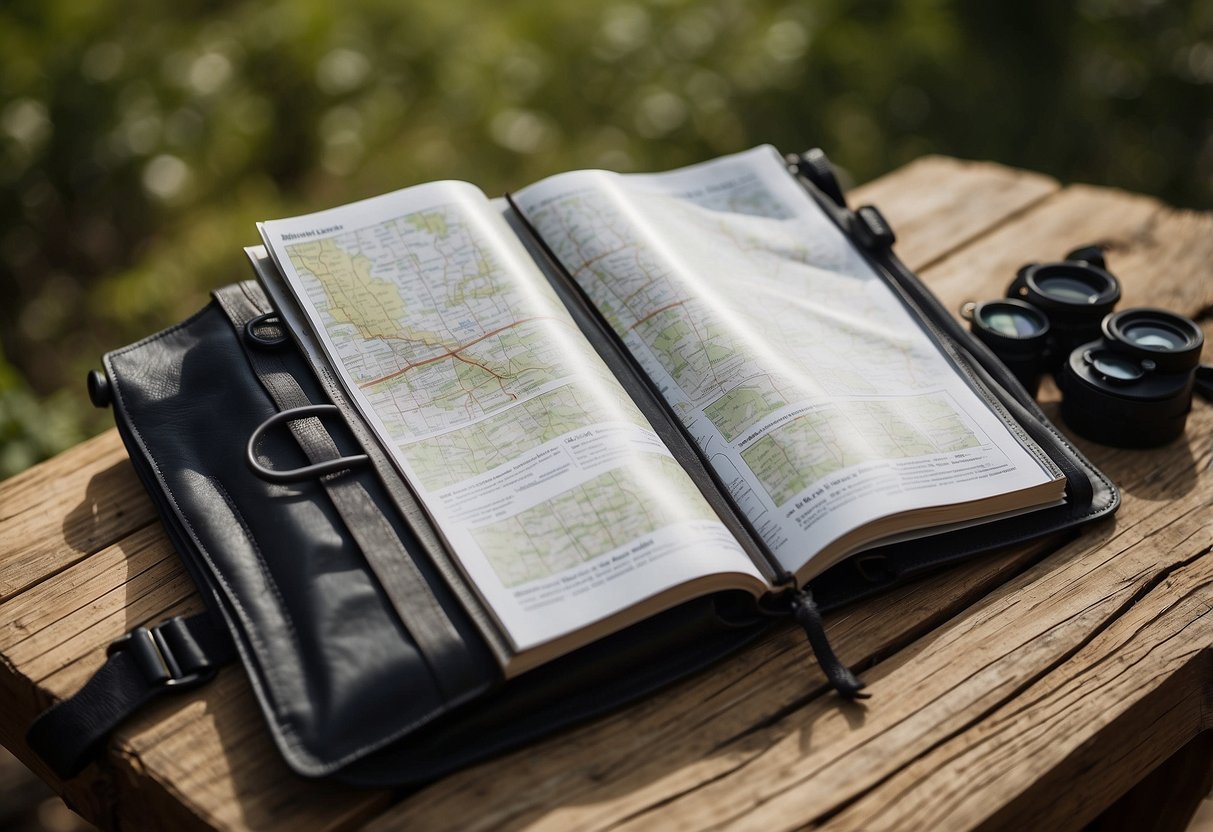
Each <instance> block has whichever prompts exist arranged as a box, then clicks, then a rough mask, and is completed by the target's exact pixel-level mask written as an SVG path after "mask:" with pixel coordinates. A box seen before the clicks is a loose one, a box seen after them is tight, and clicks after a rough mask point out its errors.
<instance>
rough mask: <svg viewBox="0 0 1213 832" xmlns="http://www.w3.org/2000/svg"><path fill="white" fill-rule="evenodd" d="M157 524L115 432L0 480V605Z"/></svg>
mask: <svg viewBox="0 0 1213 832" xmlns="http://www.w3.org/2000/svg"><path fill="white" fill-rule="evenodd" d="M155 520H156V513H155V510H154V509H153V508H152V504H151V501H150V500H149V499H148V498H147V494H146V493H144V491H143V487H142V486H141V485H140V484H139V479H138V477H136V476H135V471H134V469H133V468H131V465H130V462H129V461H128V460H127V458H126V452H125V451H124V450H123V448H122V440H121V439H120V438H119V437H118V432H117V431H116V430H109V431H106V432H105V433H103V434H101V435H100V436H98V437H96V438H94V439H90V440H89V441H87V442H85V443H83V444H82V445H78V446H76V447H75V448H73V449H72V450H71V451H69V452H68V453H64V454H60V455H59V456H57V457H55V458H54V459H52V460H50V461H48V462H44V463H43V464H41V465H36V466H34V467H33V468H30V469H28V470H26V471H23V472H22V473H20V474H17V475H16V476H14V477H11V478H10V479H7V480H5V481H4V482H0V603H2V602H3V601H4V600H5V599H7V598H11V597H12V596H13V595H14V594H16V593H18V592H20V591H21V590H23V589H25V588H27V587H30V586H32V585H34V584H35V583H37V582H38V581H40V580H43V579H45V578H46V577H47V576H48V575H52V574H54V573H55V572H57V571H59V570H60V569H63V568H65V567H67V566H70V565H71V564H73V563H79V562H80V561H82V560H84V559H85V558H87V557H88V556H89V555H92V554H93V553H94V552H97V551H99V550H100V549H102V548H103V547H105V546H108V545H109V544H111V543H113V542H115V541H117V540H118V539H120V538H122V537H123V536H124V535H127V534H130V533H131V532H133V531H135V530H136V529H140V528H142V527H144V526H147V525H148V524H150V523H153V522H155Z"/></svg>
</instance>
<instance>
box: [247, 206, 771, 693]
mask: <svg viewBox="0 0 1213 832" xmlns="http://www.w3.org/2000/svg"><path fill="white" fill-rule="evenodd" d="M262 236H263V237H264V239H265V242H266V247H267V249H269V250H270V252H271V253H272V255H273V257H274V259H275V261H276V263H277V265H278V268H279V270H280V271H281V272H282V275H283V277H284V278H285V281H286V283H287V285H288V287H289V290H290V292H291V294H292V295H293V296H294V297H295V299H296V301H297V303H298V305H299V306H300V308H301V310H302V311H303V313H304V315H305V316H306V317H307V319H308V325H309V326H310V328H311V329H312V334H313V335H314V336H315V338H316V340H317V341H318V342H319V343H320V345H321V347H322V348H323V350H324V352H325V353H326V355H327V357H328V359H329V362H331V364H332V365H333V367H334V369H335V370H336V372H337V373H338V375H339V377H340V378H341V381H342V383H343V385H344V386H345V388H346V389H347V391H348V392H349V394H350V397H351V399H352V400H353V401H355V402H356V403H357V405H358V406H359V408H360V409H361V410H362V412H363V414H364V415H365V416H366V418H367V420H368V421H369V422H370V424H371V425H372V427H373V429H374V430H375V431H376V433H377V434H378V437H379V438H380V440H381V441H382V443H383V445H384V447H385V448H387V449H388V450H389V451H390V453H391V454H392V455H393V458H394V461H395V463H396V465H397V466H398V468H399V469H400V471H401V473H402V475H403V476H404V477H405V478H406V479H407V480H408V481H409V482H410V483H411V484H412V485H413V486H414V487H415V489H416V490H417V492H418V494H419V495H420V497H421V499H422V502H423V504H424V505H425V507H426V509H427V511H428V512H429V513H430V514H431V516H432V517H433V518H434V520H435V522H436V525H437V526H438V528H439V530H440V532H441V533H442V534H443V535H444V536H445V538H446V540H447V542H448V543H449V544H450V546H451V549H452V551H453V552H454V554H455V556H456V557H457V559H458V560H459V563H460V564H461V566H462V568H463V570H464V571H465V572H466V574H467V576H468V578H469V580H470V583H471V584H472V585H473V586H474V587H475V588H476V591H477V592H478V593H479V594H480V596H481V597H482V599H483V600H484V602H485V604H486V606H487V607H488V608H489V609H490V611H491V612H492V614H493V615H494V617H495V618H496V619H497V621H498V622H499V624H500V625H501V627H502V629H503V631H504V632H505V634H506V635H507V636H508V638H509V639H510V641H511V642H512V644H513V646H514V648H515V649H516V650H517V651H525V650H529V649H531V648H533V647H535V646H536V645H540V644H544V643H551V642H552V641H553V640H555V639H559V638H561V637H562V636H566V635H568V634H570V633H574V632H576V631H578V630H580V629H582V628H585V627H587V626H588V625H590V624H592V623H594V622H598V621H601V620H602V619H604V618H607V617H609V616H612V615H615V614H617V613H619V612H620V611H621V610H626V609H628V608H631V607H633V606H634V605H636V604H637V603H638V602H640V601H641V600H643V599H647V598H652V597H653V596H657V595H659V594H660V593H661V592H663V591H664V590H667V589H669V588H670V587H673V586H677V585H682V584H685V583H687V582H691V581H695V580H697V579H703V578H704V577H705V576H713V575H714V576H717V578H718V576H719V575H720V574H728V573H732V574H734V575H740V576H741V578H742V580H743V581H745V582H748V583H749V585H750V586H751V587H752V589H753V591H754V592H755V593H760V592H762V591H763V590H764V589H765V588H766V583H765V581H763V579H762V578H761V576H760V574H759V573H758V571H757V570H756V569H755V567H754V565H753V564H752V562H751V561H750V559H749V558H748V556H747V555H746V554H745V553H744V552H743V551H742V549H741V548H740V547H739V546H738V545H737V542H736V541H735V540H734V539H733V538H732V536H731V535H730V534H729V532H728V531H727V529H726V528H725V527H724V526H723V525H722V524H721V523H720V522H719V520H718V518H717V516H716V514H715V513H714V512H713V510H712V509H711V507H710V506H709V505H708V504H707V502H706V501H705V500H704V499H703V496H702V495H701V494H700V492H699V491H698V489H697V488H696V486H695V485H694V483H693V482H692V481H691V479H690V478H689V477H688V476H687V475H686V473H685V472H684V471H683V470H682V469H681V468H680V467H679V466H678V465H677V464H676V463H675V462H674V459H673V458H672V457H671V455H670V453H669V451H668V450H667V448H666V447H665V446H664V444H663V443H662V442H661V440H660V439H659V438H658V437H657V435H656V434H655V433H654V432H653V430H652V427H651V426H650V425H649V423H648V422H647V421H646V419H645V418H644V416H643V415H642V414H641V413H640V411H639V410H637V408H636V406H635V405H634V404H633V403H632V401H631V400H630V399H629V397H628V396H627V395H626V393H625V392H624V390H623V388H622V387H621V386H620V384H619V383H618V381H616V380H615V378H614V377H613V376H612V375H611V374H610V372H609V370H608V369H607V367H606V365H605V364H604V363H603V362H602V360H601V359H600V358H599V357H598V355H597V353H595V352H594V350H593V348H592V347H591V346H590V345H589V343H588V342H587V341H586V340H585V337H584V336H583V335H582V333H581V332H580V330H579V329H578V328H577V326H576V324H575V323H574V321H573V319H572V318H571V317H570V316H569V314H568V312H567V311H566V310H565V308H564V307H563V306H562V305H561V303H560V301H559V300H558V298H557V297H556V295H555V293H554V292H553V290H552V289H551V287H550V286H549V284H548V283H547V280H546V278H544V276H543V275H542V273H540V271H539V270H538V268H537V267H536V266H535V263H534V261H533V260H532V259H531V258H530V257H529V255H528V254H527V253H526V251H525V249H523V247H522V245H521V243H520V242H519V241H518V239H517V237H515V236H514V235H513V233H512V232H511V231H510V230H509V228H508V226H507V225H506V223H505V220H504V219H503V217H502V215H501V210H500V208H494V207H493V206H492V205H491V204H490V202H489V201H488V200H487V198H486V197H485V196H484V194H483V193H481V192H480V191H479V190H477V189H476V188H475V187H473V186H471V185H468V184H465V183H457V182H438V183H432V184H428V185H421V186H418V187H415V188H409V189H406V190H403V191H398V192H396V193H392V194H387V195H385V196H381V197H377V198H374V199H370V200H366V201H364V202H359V203H354V204H351V205H347V206H344V207H341V208H337V209H333V210H331V211H324V212H321V213H317V214H311V215H308V216H304V217H297V218H294V219H287V220H278V221H274V222H267V223H263V224H262ZM734 583H735V584H736V583H737V582H736V581H734ZM743 585H745V584H744V583H743ZM650 613H651V611H650ZM573 646H575V645H573ZM568 649H571V646H568ZM507 670H508V669H507Z"/></svg>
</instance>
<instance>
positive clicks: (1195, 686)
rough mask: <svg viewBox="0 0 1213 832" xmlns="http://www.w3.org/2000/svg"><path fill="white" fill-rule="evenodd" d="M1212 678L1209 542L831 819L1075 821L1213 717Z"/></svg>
mask: <svg viewBox="0 0 1213 832" xmlns="http://www.w3.org/2000/svg"><path fill="white" fill-rule="evenodd" d="M1193 545H1198V544H1196V543H1194V544H1193ZM1185 551H1187V549H1185ZM1210 679H1213V555H1211V554H1209V550H1208V547H1205V548H1203V549H1202V550H1200V551H1199V552H1198V553H1197V554H1195V555H1192V558H1191V560H1190V562H1189V563H1187V564H1186V565H1184V566H1182V567H1180V568H1177V569H1176V570H1175V571H1173V572H1171V573H1169V574H1168V575H1167V576H1166V578H1165V580H1163V581H1162V582H1161V583H1160V584H1159V585H1158V586H1156V587H1155V588H1154V589H1153V590H1152V591H1150V592H1148V593H1147V594H1146V595H1145V597H1144V598H1141V599H1139V600H1138V601H1137V603H1135V604H1134V605H1133V606H1132V607H1131V608H1129V609H1128V610H1126V611H1125V613H1124V615H1122V616H1120V617H1119V618H1117V619H1116V620H1115V621H1113V622H1112V623H1111V625H1110V626H1109V627H1108V629H1107V630H1105V631H1104V632H1102V633H1100V634H1099V635H1098V636H1096V638H1095V639H1094V640H1093V641H1092V642H1091V643H1090V644H1088V645H1087V646H1085V647H1084V648H1082V649H1081V650H1080V651H1079V652H1078V653H1077V654H1076V655H1075V656H1074V657H1073V658H1071V659H1070V660H1069V661H1067V662H1065V663H1064V664H1062V665H1061V666H1059V667H1058V668H1056V669H1055V670H1053V671H1052V672H1050V673H1049V674H1048V675H1047V676H1045V677H1044V679H1042V680H1041V681H1040V682H1038V683H1037V684H1035V685H1033V686H1031V687H1029V688H1028V689H1027V690H1025V691H1024V692H1023V693H1022V694H1021V695H1020V696H1018V697H1016V698H1015V699H1014V700H1013V701H1011V702H1010V703H1009V704H1007V705H1004V706H1003V707H1002V708H1000V709H998V710H997V711H996V712H994V713H993V714H992V715H990V716H989V717H988V718H986V719H984V720H982V721H981V722H980V723H979V724H978V725H977V726H976V727H975V728H973V729H972V730H969V731H965V732H964V733H961V734H959V735H958V736H956V737H954V738H952V739H951V740H949V741H948V742H947V743H944V744H943V745H941V746H939V747H937V748H936V749H934V750H933V751H932V752H931V753H929V754H927V755H926V756H924V757H921V758H919V759H918V760H916V761H915V762H914V763H913V764H912V765H910V766H908V767H907V768H905V769H903V770H902V771H900V772H898V774H897V775H896V776H895V777H893V778H891V779H890V780H888V781H887V782H885V783H883V784H882V785H881V786H880V787H879V788H878V789H876V790H874V791H873V792H871V793H869V794H868V795H866V796H865V797H864V798H863V799H862V800H861V801H859V802H858V803H857V804H855V805H853V806H851V807H850V808H849V809H848V810H847V811H846V812H844V813H843V814H841V815H839V816H838V817H836V818H834V819H833V821H832V822H831V823H830V824H829V826H830V827H834V828H838V829H872V830H875V829H906V830H912V829H938V828H945V827H946V828H970V827H973V826H978V825H987V826H988V825H994V826H997V827H998V828H1003V829H1065V828H1079V827H1081V826H1083V825H1085V824H1086V823H1088V822H1089V821H1090V820H1092V819H1093V818H1094V817H1095V816H1096V815H1097V814H1098V813H1099V812H1100V811H1101V810H1102V809H1104V808H1105V807H1106V806H1109V805H1110V804H1112V802H1113V801H1115V800H1116V798H1117V797H1118V796H1120V795H1121V794H1123V793H1124V792H1125V791H1127V790H1128V789H1130V788H1131V787H1132V786H1133V785H1134V784H1135V783H1136V782H1138V780H1140V779H1141V778H1142V777H1143V776H1145V775H1146V774H1148V773H1149V772H1150V771H1151V770H1152V769H1153V768H1154V767H1155V766H1157V765H1158V764H1160V763H1162V762H1163V761H1164V760H1166V759H1167V758H1168V757H1170V756H1171V755H1172V754H1174V753H1175V752H1176V751H1177V750H1178V749H1182V748H1183V747H1184V746H1185V745H1186V744H1187V743H1188V742H1189V741H1191V740H1192V739H1193V738H1194V737H1195V736H1196V735H1197V734H1199V733H1200V732H1201V731H1204V730H1208V729H1210V728H1213V688H1210V687H1209V684H1208V682H1209V680H1210ZM1206 763H1207V761H1206ZM1206 767H1207V766H1206ZM1202 774H1203V773H1202Z"/></svg>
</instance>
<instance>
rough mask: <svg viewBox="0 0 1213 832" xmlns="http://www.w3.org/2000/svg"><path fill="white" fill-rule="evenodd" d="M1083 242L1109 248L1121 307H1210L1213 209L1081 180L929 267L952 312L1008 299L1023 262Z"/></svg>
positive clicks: (1056, 255) (1054, 255)
mask: <svg viewBox="0 0 1213 832" xmlns="http://www.w3.org/2000/svg"><path fill="white" fill-rule="evenodd" d="M1086 243H1100V244H1102V245H1104V246H1106V248H1107V259H1108V267H1109V268H1110V269H1111V270H1112V272H1113V273H1114V274H1115V275H1116V276H1117V277H1118V278H1119V279H1120V281H1121V284H1122V287H1123V299H1122V301H1121V303H1120V305H1119V308H1120V309H1127V308H1129V307H1131V306H1161V307H1164V308H1167V309H1173V310H1175V311H1179V312H1182V313H1184V314H1187V315H1199V314H1200V313H1201V312H1202V310H1206V309H1208V308H1209V307H1210V306H1213V279H1211V278H1210V275H1209V267H1208V264H1209V262H1211V258H1213V214H1199V213H1194V212H1191V211H1177V210H1175V209H1172V208H1169V207H1167V206H1165V205H1162V204H1161V203H1159V202H1157V201H1156V200H1153V199H1150V198H1149V197H1143V196H1137V195H1133V194H1127V193H1124V192H1123V191H1116V190H1112V189H1108V188H1094V187H1090V186H1085V185H1076V186H1073V187H1069V188H1066V189H1065V190H1063V191H1061V192H1059V193H1057V194H1055V195H1053V196H1050V197H1048V198H1047V199H1045V200H1043V201H1041V202H1040V203H1039V204H1037V206H1036V207H1035V208H1034V209H1033V210H1032V211H1030V212H1029V213H1027V214H1023V215H1020V216H1017V217H1015V218H1013V219H1012V220H1010V221H1008V222H1006V223H1004V224H1003V225H1001V226H1000V227H998V228H997V229H995V230H994V231H993V232H992V233H991V234H989V235H987V236H985V237H983V238H982V239H980V240H978V241H976V242H975V243H974V244H973V245H971V246H967V247H965V248H964V249H962V250H960V251H957V252H954V253H953V254H951V255H949V256H947V257H945V258H944V259H942V260H941V261H940V262H939V263H937V264H936V265H935V266H933V267H932V268H931V269H930V270H929V271H928V273H927V275H926V276H927V277H928V282H929V283H930V285H931V289H932V290H933V291H934V292H935V294H936V295H937V296H938V297H939V298H940V300H941V301H942V302H943V304H944V306H946V307H947V308H948V309H950V310H952V311H953V312H955V311H956V310H958V309H959V308H960V305H961V304H962V303H964V302H965V301H968V300H976V301H980V300H990V299H993V298H998V297H1003V296H1004V295H1005V294H1006V289H1007V285H1008V284H1009V283H1010V282H1011V281H1012V280H1013V279H1014V277H1015V272H1016V271H1017V270H1018V269H1019V267H1020V266H1022V265H1024V264H1025V263H1041V262H1047V261H1050V260H1060V259H1061V258H1062V257H1063V256H1065V254H1066V252H1067V251H1069V250H1071V249H1073V248H1077V247H1078V246H1080V245H1084V244H1086Z"/></svg>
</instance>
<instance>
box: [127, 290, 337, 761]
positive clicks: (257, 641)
mask: <svg viewBox="0 0 1213 832" xmlns="http://www.w3.org/2000/svg"><path fill="white" fill-rule="evenodd" d="M211 306H212V304H208V305H207V306H205V307H203V308H202V309H201V310H200V311H198V312H196V313H195V314H193V315H191V316H190V317H189V318H187V319H185V320H184V321H182V322H181V323H179V324H177V325H176V326H173V327H170V328H169V329H166V330H164V331H162V332H159V333H157V334H155V335H153V336H150V337H148V338H145V339H144V340H142V341H140V342H138V343H137V344H132V345H131V346H129V347H126V348H124V349H122V350H121V351H118V352H115V353H112V354H111V355H121V354H124V353H126V352H129V351H130V350H133V349H134V348H135V347H137V346H141V345H147V344H151V343H154V342H155V341H156V340H158V339H161V338H164V337H166V336H168V335H170V334H172V333H173V332H176V331H178V330H180V329H182V328H184V327H185V326H187V325H189V324H191V323H193V322H194V321H196V320H198V319H199V318H201V317H202V315H203V314H204V313H206V312H207V311H208V310H210V308H211ZM105 364H106V365H107V367H108V369H109V375H110V379H111V383H112V384H113V388H114V396H115V399H116V401H117V403H118V406H119V407H120V408H121V409H122V411H123V412H124V413H125V412H126V400H125V398H124V397H123V395H122V384H121V381H120V378H119V376H118V374H117V373H116V372H114V367H113V362H112V360H111V357H110V356H109V355H107V356H106V357H105ZM126 422H127V426H128V427H129V428H130V430H131V435H132V436H134V437H135V441H136V442H138V443H139V449H140V450H141V451H142V452H143V455H144V457H145V458H146V459H147V461H148V462H149V463H150V464H151V466H152V471H153V472H154V473H155V475H156V480H157V482H159V483H160V490H161V491H162V492H163V493H164V494H165V495H166V496H167V497H168V499H169V502H170V503H171V504H172V506H173V511H174V513H175V514H176V515H177V517H178V518H179V519H180V520H181V523H182V525H183V526H184V527H185V530H186V532H188V533H189V536H190V539H191V541H193V544H194V546H195V547H196V548H197V550H198V554H199V555H200V556H201V557H202V558H203V560H204V561H205V562H206V566H207V567H208V569H209V570H210V573H211V575H212V577H214V579H215V580H216V581H217V582H218V583H219V585H220V586H221V587H222V588H223V591H224V594H225V595H226V597H227V598H228V600H229V602H230V603H231V604H232V606H233V607H235V609H236V612H237V613H238V614H239V616H240V618H241V620H242V622H243V623H244V625H245V626H243V627H242V630H243V631H244V634H245V635H246V636H247V637H248V639H249V641H250V642H253V647H254V653H256V654H258V655H262V654H265V653H268V652H269V651H268V649H267V647H266V645H265V643H264V641H263V640H262V639H261V638H260V635H259V634H258V633H257V632H256V629H255V628H253V627H250V626H248V624H249V621H250V617H249V615H248V612H247V611H246V610H245V608H244V605H243V604H242V603H241V602H240V598H239V596H238V595H237V594H236V593H235V591H234V590H233V588H232V586H231V584H230V583H229V582H228V580H227V579H226V578H225V577H224V575H223V573H222V572H220V571H219V569H218V568H217V567H216V566H215V562H214V560H213V559H212V558H211V556H210V553H209V552H208V551H207V549H206V547H205V546H203V545H202V542H201V541H200V540H199V539H198V533H197V532H196V531H195V530H194V526H193V524H192V523H190V521H189V518H188V517H187V516H186V515H185V513H184V512H183V511H182V510H181V505H180V503H178V501H177V495H176V494H175V493H174V492H173V490H172V489H171V488H169V486H168V483H167V481H166V480H165V479H164V474H163V473H162V471H161V467H160V463H159V461H157V459H156V457H155V456H154V455H153V454H152V452H151V450H150V449H149V448H148V445H147V442H146V441H144V439H143V434H142V432H141V431H140V430H139V427H138V425H136V424H135V423H134V422H133V421H131V420H129V419H127V420H126ZM235 642H236V644H237V645H239V644H240V640H239V639H235ZM255 664H257V665H258V667H260V663H255ZM246 670H247V668H246ZM267 672H268V671H267ZM250 675H252V674H250ZM270 698H271V701H273V702H274V706H275V713H276V715H277V716H278V719H276V720H275V723H276V724H277V725H278V728H279V730H280V731H281V732H282V734H283V736H284V739H286V740H288V741H289V742H290V743H291V745H292V747H294V748H295V749H297V750H298V751H299V752H300V753H303V754H306V755H307V757H308V758H309V759H315V755H313V754H312V753H311V752H310V751H308V750H307V749H306V747H305V746H304V744H303V742H302V740H301V739H300V737H299V735H298V733H297V731H296V730H295V728H294V726H293V725H292V724H291V723H290V722H289V721H286V720H285V719H284V718H283V715H282V712H281V710H280V709H281V703H280V702H279V701H278V700H277V698H276V697H270Z"/></svg>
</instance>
